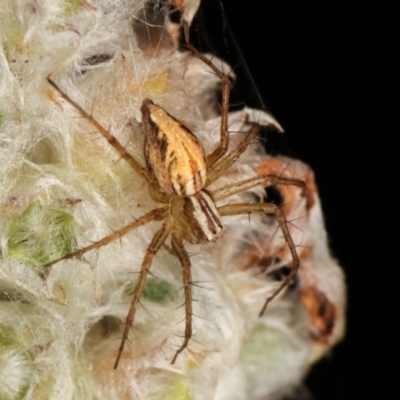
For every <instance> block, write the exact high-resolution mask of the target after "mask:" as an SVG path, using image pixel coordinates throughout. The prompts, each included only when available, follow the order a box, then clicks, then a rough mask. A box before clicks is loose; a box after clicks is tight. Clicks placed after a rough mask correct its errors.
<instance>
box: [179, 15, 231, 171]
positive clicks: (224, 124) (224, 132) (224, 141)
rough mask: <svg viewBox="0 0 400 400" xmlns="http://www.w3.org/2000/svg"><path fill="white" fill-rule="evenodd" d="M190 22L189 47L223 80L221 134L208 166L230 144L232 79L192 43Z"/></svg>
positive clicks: (208, 159)
mask: <svg viewBox="0 0 400 400" xmlns="http://www.w3.org/2000/svg"><path fill="white" fill-rule="evenodd" d="M189 29H190V26H189V24H188V23H187V22H186V21H184V22H183V30H184V35H185V42H186V46H187V47H188V49H189V50H190V51H191V52H192V53H193V54H194V55H195V56H196V57H198V58H200V60H202V61H203V62H204V63H205V64H207V65H208V66H209V67H210V68H211V69H212V70H213V71H214V73H215V74H216V75H217V76H218V77H219V78H220V79H221V82H222V102H221V103H222V104H221V135H220V143H219V145H218V147H217V148H216V149H215V150H214V151H213V152H212V153H211V154H210V155H209V156H208V157H207V165H208V168H209V169H211V168H212V166H213V165H214V164H215V163H216V162H217V161H218V160H219V159H220V158H221V157H222V156H223V155H224V154H225V153H226V152H227V150H228V146H229V131H228V111H229V93H230V90H231V81H230V79H229V76H228V75H225V74H224V73H223V72H222V71H220V70H219V69H218V68H217V67H216V66H215V65H214V64H213V63H212V61H211V60H209V59H208V58H207V57H205V56H204V55H203V54H202V53H200V52H199V51H198V50H197V49H196V48H195V47H194V46H193V45H192V44H191V43H190V38H189Z"/></svg>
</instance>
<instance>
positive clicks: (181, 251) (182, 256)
mask: <svg viewBox="0 0 400 400" xmlns="http://www.w3.org/2000/svg"><path fill="white" fill-rule="evenodd" d="M171 245H172V248H173V249H174V251H175V255H176V256H177V257H178V258H179V261H180V262H181V265H182V277H183V290H184V292H185V312H186V318H185V339H184V341H183V343H182V345H181V347H179V349H178V350H177V351H176V353H175V355H174V358H173V359H172V361H171V364H174V363H175V361H176V359H177V358H178V356H179V354H180V353H181V352H182V351H183V350H185V349H186V347H187V346H188V344H189V341H190V339H191V337H192V334H193V332H192V315H193V311H192V286H191V285H192V274H191V270H190V259H189V255H188V253H187V251H186V250H185V248H184V246H183V243H182V239H181V238H180V237H179V236H178V235H174V234H173V235H172V240H171Z"/></svg>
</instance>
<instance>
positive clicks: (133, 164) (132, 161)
mask: <svg viewBox="0 0 400 400" xmlns="http://www.w3.org/2000/svg"><path fill="white" fill-rule="evenodd" d="M47 82H49V83H50V85H51V86H53V88H54V89H55V90H56V91H57V92H58V93H59V94H60V96H61V97H63V98H64V99H65V100H66V101H67V102H68V103H70V104H71V105H72V106H73V107H74V108H75V109H76V110H78V111H79V113H80V114H81V115H82V116H83V117H84V118H86V119H87V120H88V121H89V122H90V123H91V124H92V125H93V126H94V127H96V129H98V131H99V132H100V133H101V134H102V135H103V136H104V138H105V139H106V140H107V141H108V143H110V145H111V146H112V147H114V149H115V150H117V152H118V153H119V154H120V155H121V157H122V158H123V159H124V160H126V161H127V162H128V163H129V164H130V165H131V167H132V168H133V169H134V170H135V171H136V172H137V173H138V174H139V175H141V176H143V177H144V178H145V179H146V181H147V182H149V184H151V185H152V186H157V181H156V179H155V177H154V176H153V175H152V174H151V173H150V172H149V171H147V169H146V168H143V167H142V166H141V165H140V164H139V163H138V162H137V161H136V160H135V159H134V158H133V157H132V156H131V155H130V154H129V153H128V152H127V151H126V149H125V147H124V146H123V145H122V144H121V143H120V142H119V141H118V140H117V138H116V137H114V136H113V135H111V133H110V132H108V131H107V129H105V128H104V127H103V126H102V125H101V124H100V123H99V122H97V121H96V120H95V119H94V118H93V117H92V116H91V115H90V114H88V113H87V112H86V111H85V110H84V109H83V108H82V107H81V106H80V105H79V104H78V103H76V102H75V101H74V100H72V99H71V97H69V96H68V95H67V94H66V93H65V92H64V91H63V90H62V89H60V87H59V86H58V85H57V84H56V83H55V82H54V81H53V80H52V79H51V78H50V76H48V77H47Z"/></svg>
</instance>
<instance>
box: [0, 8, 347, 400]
mask: <svg viewBox="0 0 400 400" xmlns="http://www.w3.org/2000/svg"><path fill="white" fill-rule="evenodd" d="M176 5H178V6H179V7H181V10H182V11H183V17H184V18H185V19H186V20H187V21H191V19H192V18H193V15H194V13H195V11H196V9H197V6H198V1H179V2H176ZM167 11H168V7H167V5H166V3H165V2H163V3H161V2H158V1H154V2H151V3H147V4H144V2H143V1H142V0H140V1H128V0H122V1H121V0H119V1H117V0H98V1H85V0H64V1H61V0H47V1H46V0H38V1H17V0H14V1H13V0H6V1H3V4H2V7H1V10H0V40H1V49H0V99H1V100H0V160H1V174H0V210H1V214H0V218H1V220H0V223H1V231H0V235H1V236H0V237H1V249H0V251H1V253H0V257H1V258H0V263H1V264H0V399H1V400H9V399H10V400H11V399H34V400H36V399H54V400H59V399H145V400H153V399H154V400H159V399H160V400H161V399H163V400H168V399H171V400H172V399H181V400H191V399H196V400H199V399H204V400H210V399H213V398H215V399H218V400H228V399H229V400H234V399H237V400H245V399H248V398H254V399H256V398H265V396H267V395H268V394H269V393H275V392H279V391H282V387H285V385H289V386H292V385H294V384H296V382H298V381H299V380H300V379H301V378H302V376H303V375H304V374H305V373H306V371H307V370H308V367H309V365H310V364H311V363H312V362H314V361H315V359H317V358H318V357H320V356H321V355H322V354H323V353H324V351H325V350H326V348H327V347H328V346H331V345H332V344H334V343H335V342H336V341H337V340H338V339H339V338H340V337H341V335H342V331H343V323H342V324H340V325H339V328H337V330H336V331H335V333H334V339H332V340H330V342H329V345H324V346H325V347H322V350H318V351H319V353H318V351H317V350H315V348H314V347H315V346H314V342H312V341H311V340H308V341H307V338H305V337H303V336H304V335H303V334H302V333H301V334H299V332H300V331H301V332H302V329H303V325H304V324H303V325H301V328H300V329H299V328H298V324H297V325H296V326H295V328H293V327H292V325H293V324H292V325H290V324H289V323H288V318H287V314H288V312H289V311H288V310H289V309H290V307H288V306H287V302H288V299H286V300H284V301H283V303H282V302H281V303H279V301H278V302H277V303H276V304H277V306H275V313H274V307H272V314H271V316H270V319H266V318H267V316H266V317H265V319H264V320H260V319H258V318H257V312H258V311H259V309H260V308H261V306H262V303H263V300H265V298H266V297H267V295H268V293H272V292H273V290H274V289H275V288H276V282H272V281H271V280H263V281H262V284H260V283H258V284H256V285H254V276H253V274H252V273H249V272H248V271H242V270H240V268H239V269H237V270H235V267H231V266H234V265H235V262H234V261H233V259H234V258H235V257H237V250H238V248H237V244H238V243H239V244H240V243H241V245H243V243H246V242H249V241H250V242H249V243H250V245H251V244H252V243H253V242H254V238H253V239H251V240H250V239H249V237H250V238H251V237H252V236H251V235H250V236H246V235H244V234H243V232H245V231H246V230H248V231H250V232H251V233H252V234H253V235H254V232H256V231H257V229H264V231H265V229H266V228H265V226H264V225H263V222H262V218H254V222H252V226H251V227H250V226H249V224H248V220H247V218H246V217H245V216H242V217H240V218H236V217H235V218H227V219H226V220H224V225H225V227H226V231H225V235H224V236H223V237H222V238H221V239H220V240H219V242H217V243H216V244H210V245H199V246H189V245H188V246H187V250H188V252H189V254H191V255H192V257H191V261H192V274H193V280H194V281H195V282H198V286H193V298H194V299H195V300H196V301H194V302H193V303H194V314H195V317H194V331H195V336H194V340H193V341H191V343H190V345H189V349H188V350H185V351H184V352H183V353H182V354H180V356H179V357H178V359H177V362H176V363H175V364H174V365H171V364H170V362H171V360H172V357H173V355H174V353H175V351H176V349H177V348H178V346H180V345H181V343H182V340H183V338H182V335H183V332H184V323H183V322H182V321H183V319H184V307H182V303H183V297H182V290H181V289H182V280H181V267H180V264H179V261H178V259H177V258H176V257H174V256H173V255H172V254H171V253H170V251H168V248H162V249H161V250H160V251H159V252H158V253H157V255H156V257H155V258H154V261H153V264H152V269H151V271H152V274H151V275H149V277H148V279H147V282H146V285H145V289H144V292H143V294H142V297H141V304H142V305H143V307H139V310H138V312H137V314H136V316H135V321H134V329H133V330H132V331H131V333H130V336H129V339H130V343H128V345H127V346H126V347H125V350H124V352H123V354H122V358H121V361H120V365H119V367H118V369H117V370H113V364H114V361H115V358H116V355H117V349H118V347H119V341H120V337H121V332H122V327H123V323H124V321H125V317H126V313H127V310H128V307H129V304H130V301H131V298H132V294H133V289H134V286H135V282H136V277H137V272H138V270H139V269H140V265H141V262H142V260H143V257H144V254H145V252H146V249H147V246H148V245H149V243H150V241H151V239H152V237H153V235H154V233H155V232H156V231H157V230H158V229H159V222H152V223H149V224H147V225H145V226H143V227H140V228H139V229H137V230H135V231H133V232H131V233H130V234H129V235H127V236H125V237H123V238H122V239H121V240H120V241H116V242H114V243H111V244H108V245H107V246H104V247H102V248H100V249H98V250H95V251H91V252H88V253H86V254H84V255H83V256H82V257H80V258H76V259H72V260H68V261H62V262H59V263H57V264H55V265H53V266H52V267H51V268H47V267H46V264H47V263H49V262H50V261H52V260H54V259H57V258H59V257H62V256H63V255H66V254H68V253H70V252H71V251H72V250H74V249H76V248H81V247H84V246H87V245H89V244H90V243H92V242H95V241H98V240H100V239H101V238H103V237H104V236H107V235H108V234H110V233H111V232H112V231H116V230H118V229H119V228H121V227H123V226H124V225H126V224H127V223H129V222H131V221H133V220H134V219H135V218H139V217H141V216H142V215H144V214H145V213H146V212H148V211H150V210H152V209H153V208H154V207H155V206H156V204H155V203H154V202H153V200H152V199H151V198H150V196H149V193H148V188H147V183H146V182H145V180H144V179H143V178H142V177H140V176H138V175H137V174H136V173H135V172H134V171H133V170H132V168H131V167H130V166H129V165H128V164H127V163H126V162H125V160H122V159H120V156H119V155H118V154H117V153H116V151H115V150H114V149H113V148H112V147H111V146H110V144H109V143H108V142H107V141H106V140H105V139H104V138H103V137H102V136H101V135H100V134H99V133H98V132H96V130H95V129H94V127H93V126H92V125H91V124H90V123H89V122H88V121H87V120H85V119H84V118H82V116H81V115H80V114H79V113H78V112H77V111H76V109H74V107H72V106H71V104H69V103H67V102H66V101H64V100H63V99H62V98H61V97H60V96H59V94H58V93H57V92H55V91H54V89H53V88H52V87H51V86H50V85H49V83H48V82H47V81H46V77H47V76H48V75H49V74H51V76H52V79H53V80H54V81H55V82H56V83H57V85H59V86H60V87H61V88H62V90H63V91H65V92H66V93H68V95H69V96H70V97H71V98H72V99H74V100H75V101H76V102H77V103H78V104H80V105H81V106H82V107H83V108H84V109H86V110H87V111H88V112H90V113H91V114H92V115H93V116H94V118H96V119H97V120H98V121H99V122H100V123H101V124H102V125H103V126H104V127H105V128H106V129H109V131H110V132H112V134H113V135H114V136H116V137H117V138H118V140H119V141H120V142H121V143H123V144H124V145H125V146H126V149H127V151H128V152H129V153H130V154H132V155H133V156H134V157H135V158H136V159H137V160H139V161H140V162H141V163H142V165H144V164H145V162H144V157H143V135H142V129H141V112H140V106H141V104H142V101H143V99H144V98H150V99H152V100H153V101H154V102H155V103H157V104H159V105H160V106H162V107H164V108H165V109H167V110H168V112H169V113H171V114H172V115H174V116H175V117H176V118H178V119H179V120H182V121H184V123H185V124H186V125H187V126H189V127H191V128H193V130H194V132H195V133H196V135H197V136H198V137H199V138H200V140H201V142H202V144H203V145H204V147H205V150H206V152H207V153H209V152H210V150H211V149H213V148H214V146H215V144H216V143H217V142H218V140H219V126H220V118H219V117H218V115H217V113H216V112H215V107H214V106H215V105H216V104H215V103H213V102H211V103H210V102H208V101H207V102H206V101H204V99H205V98H210V99H214V98H215V95H214V94H215V92H216V90H217V88H218V85H219V81H218V78H216V77H215V75H213V74H210V71H209V70H208V68H206V67H205V66H204V65H203V64H202V63H201V62H199V60H197V59H194V58H193V57H192V56H191V55H190V54H189V53H188V52H182V51H178V50H177V47H178V46H177V40H178V38H177V34H178V27H177V26H176V25H175V24H173V23H172V22H170V21H169V19H168V12H167ZM216 62H217V61H216ZM221 65H222V64H221ZM224 70H225V71H228V70H229V67H227V66H226V65H225V66H224ZM229 121H230V129H231V130H232V132H242V133H237V134H236V135H235V134H233V135H232V140H231V142H232V145H233V146H234V145H235V143H237V142H238V141H239V140H241V139H242V138H243V132H245V131H246V130H248V129H249V128H250V127H251V122H252V121H257V122H260V123H262V124H266V125H268V124H274V125H275V126H276V127H277V128H278V129H279V128H280V127H279V125H278V124H277V123H276V122H275V121H274V120H273V118H272V117H270V116H269V115H267V114H265V113H256V112H254V111H251V110H247V109H245V110H244V111H242V112H238V113H232V114H231V115H230V116H229ZM263 157H265V156H264V155H263V154H262V152H261V151H260V150H259V149H258V148H257V147H256V146H253V147H251V148H250V149H249V150H248V151H247V154H245V155H244V157H243V158H242V159H241V161H240V163H237V164H236V165H235V166H234V168H232V170H231V171H230V173H229V174H227V175H226V176H225V177H223V178H222V179H221V180H220V181H219V184H220V185H222V184H223V183H227V182H231V181H232V179H235V180H238V179H245V178H247V177H250V176H253V175H254V174H255V171H256V168H257V165H259V163H260V162H261V160H262V159H263ZM255 192H257V190H256V191H255ZM261 192H262V189H261ZM244 196H245V198H248V197H246V196H247V195H244ZM315 196H316V194H315ZM248 199H250V198H248ZM318 210H319V208H318ZM318 215H319V214H318ZM318 218H320V217H318ZM317 225H318V226H317V228H316V229H319V230H322V232H324V228H323V225H322V222H321V223H319V222H318V224H317ZM304 229H306V228H304ZM270 231H271V232H275V228H273V229H272V230H271V229H270ZM271 235H272V233H271ZM274 240H280V241H281V242H282V239H281V238H279V239H276V238H275V239H274ZM322 242H323V244H322V247H323V249H324V250H323V252H322V253H323V258H324V257H325V258H324V260H325V259H326V260H328V261H327V264H329V263H331V264H332V261H331V259H330V258H329V257H330V256H329V254H328V250H327V247H326V241H325V236H323V240H322ZM235 243H236V244H235ZM249 243H247V244H246V246H248V245H249ZM324 246H325V247H324ZM320 247H321V246H320ZM320 253H321V252H320ZM331 264H329V265H330V268H331V269H333V270H334V271H335V274H334V275H335V276H337V281H338V282H339V283H338V285H337V286H338V287H339V289H338V290H337V291H336V292H338V293H336V292H335V293H334V294H333V295H332V296H331V295H330V294H329V295H328V298H329V300H330V301H331V302H333V303H335V302H336V303H337V302H339V303H340V305H339V306H338V309H339V311H340V312H341V311H342V309H343V301H342V298H343V290H342V288H343V284H342V275H341V273H340V272H337V271H339V270H338V267H337V266H336V264H334V263H333V264H334V266H333V267H332V266H331ZM260 282H261V281H260ZM229 285H230V286H229ZM232 288H233V290H232ZM249 288H250V289H249ZM254 288H256V290H254ZM248 289H249V290H250V292H251V293H252V294H251V295H250V297H248V296H249V293H250V292H249V290H248ZM243 291H244V294H243ZM254 293H255V294H254ZM243 299H245V300H244V303H242V300H243ZM249 299H250V300H249ZM296 301H297V297H296ZM279 304H281V305H280V306H279ZM282 304H283V305H282ZM299 307H300V306H299ZM281 309H284V311H285V313H284V314H283V315H284V316H283V318H281V317H280V314H279V313H278V311H279V310H281ZM277 310H278V311H277ZM302 313H303V314H304V310H303V311H302ZM340 315H341V316H342V314H340ZM338 318H339V317H338ZM303 319H304V318H303ZM305 319H306V320H307V321H308V319H307V318H305ZM262 321H263V322H262ZM268 321H269V322H268ZM271 327H272V328H271ZM260 332H261V333H260ZM262 332H264V333H262ZM265 332H267V333H266V334H265ZM249 338H250V339H249ZM251 338H255V339H254V340H252V339H251ZM246 340H247V342H246ZM282 344H283V345H282ZM279 345H281V347H279ZM268 346H272V347H271V348H273V349H274V352H272V353H270V355H269V354H268V351H267V350H268ZM280 349H282V351H281V350H280ZM263 352H265V353H263ZM315 352H317V353H318V356H311V355H310V354H314V353H315ZM260 355H261V358H260ZM293 355H294V358H293V360H294V363H293V362H291V360H292V359H291V357H293ZM257 356H258V358H257ZM254 357H256V359H254ZM264 360H266V363H267V366H266V367H265V365H264V367H265V368H266V371H269V372H268V374H269V376H270V379H269V380H267V382H266V383H263V382H262V376H263V370H262V369H260V366H259V365H261V364H263V363H264V364H265V362H264ZM261 361H262V362H261ZM287 365H289V366H290V367H291V368H292V369H293V370H295V371H292V370H290V371H289V372H287V369H286V366H287ZM271 371H274V373H271ZM271 376H272V378H271ZM260 377H261V378H260ZM271 398H272V397H271Z"/></svg>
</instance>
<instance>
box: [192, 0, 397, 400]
mask: <svg viewBox="0 0 400 400" xmlns="http://www.w3.org/2000/svg"><path fill="white" fill-rule="evenodd" d="M223 8H224V12H222V6H221V3H220V1H217V0H203V2H202V12H201V13H200V14H199V17H198V18H197V20H198V22H200V23H201V26H202V28H201V29H205V32H206V34H205V35H204V34H202V36H203V39H202V40H203V44H204V45H207V44H208V45H210V43H211V46H210V47H211V48H213V49H214V50H217V53H216V54H217V55H218V56H220V57H221V58H224V59H228V60H229V62H230V64H231V65H237V63H239V64H240V65H239V67H238V70H237V71H239V70H240V69H241V68H242V66H243V61H241V60H240V58H238V56H237V54H235V50H234V46H232V38H231V37H230V35H229V30H228V28H227V26H226V25H224V19H223V15H225V17H226V19H227V21H228V22H229V25H230V27H231V29H232V31H233V32H234V36H235V38H236V41H237V43H238V45H239V47H240V50H241V52H242V54H243V58H244V60H245V61H246V63H247V64H248V67H249V70H250V71H251V73H252V75H253V78H254V81H255V83H256V87H257V88H258V90H259V91H260V93H261V95H262V97H263V99H264V101H265V104H266V105H267V108H268V109H269V110H270V111H272V113H273V115H274V116H275V117H276V118H277V119H278V121H279V122H280V123H281V124H282V126H283V127H284V129H285V132H286V133H285V135H286V140H287V142H288V143H289V145H290V149H291V155H292V156H295V157H297V158H300V159H301V160H303V161H305V162H306V163H308V164H309V165H311V166H312V168H313V169H314V171H315V174H316V179H317V184H318V187H319V192H320V196H321V199H322V205H323V209H324V211H325V219H326V226H327V230H328V233H329V236H330V241H331V248H332V252H333V254H334V255H335V257H337V258H338V259H339V260H340V263H341V265H342V266H343V268H344V270H345V273H346V275H347V284H348V312H347V319H348V328H347V335H346V338H345V340H344V341H343V342H342V343H341V344H340V345H339V346H337V347H335V348H334V349H333V352H332V354H331V355H330V357H328V358H326V359H324V360H323V361H321V362H320V363H319V364H318V365H317V366H315V367H314V368H313V370H312V372H311V373H310V375H309V376H308V378H307V380H306V383H307V386H308V387H309V388H310V390H311V392H312V394H313V395H314V398H315V399H316V400H330V399H335V400H338V399H361V398H364V397H365V398H371V399H375V398H377V399H378V398H379V399H383V398H385V399H386V398H396V397H397V396H398V394H397V395H396V393H398V388H397V387H396V386H395V384H396V383H397V382H396V380H395V379H394V378H395V377H397V379H399V378H400V377H399V373H398V371H399V368H398V366H397V365H396V363H397V357H396V356H395V354H396V353H397V352H398V345H397V333H396V332H398V331H399V328H398V326H396V321H397V318H396V317H397V316H398V315H399V311H398V307H397V306H398V301H397V291H398V289H397V279H396V278H397V269H398V267H399V266H398V265H397V263H396V262H395V261H397V262H398V258H397V257H395V252H396V250H397V248H398V247H400V244H399V243H398V234H397V235H396V229H397V227H398V224H396V222H395V220H394V218H395V217H396V214H398V212H396V207H397V206H398V202H397V197H398V194H397V192H398V189H397V186H398V184H397V179H396V178H397V176H398V174H397V173H396V171H395V167H396V161H397V160H398V158H399V156H398V155H397V152H398V150H397V149H398V148H399V146H398V144H397V141H398V140H399V139H398V136H399V133H400V132H399V130H398V129H397V128H395V127H394V124H393V122H394V121H395V119H394V111H395V106H397V104H396V98H397V99H398V92H395V90H394V88H393V85H394V83H395V74H394V73H393V72H394V71H395V69H394V63H395V61H396V57H398V55H399V46H398V45H397V46H393V45H392V44H394V41H395V40H396V39H395V38H396V34H395V27H396V26H397V21H395V18H394V17H395V16H396V13H395V9H394V7H392V6H391V4H390V3H386V4H385V2H375V1H369V2H346V3H343V4H339V3H337V2H322V1H320V2H307V3H305V2H295V1H291V2H288V1H270V0H262V1H261V0H257V1H256V0H253V1H247V2H242V1H228V0H224V1H223ZM208 40H210V43H206V42H207V41H208ZM240 79H244V80H243V82H245V84H244V85H243V87H244V88H245V89H246V88H247V90H248V92H249V93H248V96H249V97H251V98H252V99H253V100H254V99H255V98H254V96H253V93H252V92H251V84H250V83H249V80H248V78H246V77H244V78H243V77H240V76H239V80H240ZM246 79H247V80H246ZM239 86H240V85H239ZM255 101H256V103H257V100H255ZM259 104H260V103H259V102H258V104H254V103H253V105H255V106H257V105H258V106H259Z"/></svg>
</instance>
